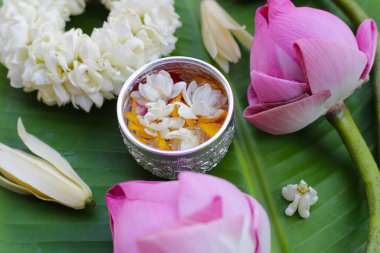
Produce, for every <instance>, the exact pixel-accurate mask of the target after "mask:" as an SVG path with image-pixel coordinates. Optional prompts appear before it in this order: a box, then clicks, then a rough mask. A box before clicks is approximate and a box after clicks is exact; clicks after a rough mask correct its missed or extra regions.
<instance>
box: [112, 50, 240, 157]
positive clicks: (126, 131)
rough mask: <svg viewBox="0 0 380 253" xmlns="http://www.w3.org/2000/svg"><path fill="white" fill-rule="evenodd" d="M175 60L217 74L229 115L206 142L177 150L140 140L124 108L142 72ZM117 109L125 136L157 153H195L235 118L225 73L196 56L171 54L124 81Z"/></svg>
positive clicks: (171, 154) (211, 141) (231, 94)
mask: <svg viewBox="0 0 380 253" xmlns="http://www.w3.org/2000/svg"><path fill="white" fill-rule="evenodd" d="M174 62H180V63H185V64H186V63H187V64H193V65H196V66H198V67H201V68H203V69H206V70H207V71H209V72H210V73H211V74H213V75H214V76H215V78H216V79H217V80H218V81H219V82H220V84H221V85H222V86H223V88H224V90H225V92H226V94H227V101H228V113H227V117H226V119H225V120H224V122H223V125H222V127H221V128H220V129H219V131H218V132H217V133H216V134H215V135H214V136H213V137H212V138H210V139H209V140H207V141H206V142H204V143H202V144H200V145H198V146H196V147H194V148H191V149H186V150H175V151H172V150H169V151H168V150H161V149H157V148H153V147H150V146H148V145H146V144H144V143H142V142H140V141H139V140H138V139H137V138H135V137H134V136H133V135H132V133H131V132H130V130H129V129H128V127H127V124H126V123H125V119H124V113H123V108H124V104H125V101H126V99H127V97H128V95H129V94H128V93H129V89H130V86H131V85H133V84H134V83H135V81H136V80H137V79H138V78H139V77H140V76H141V74H143V73H145V72H147V71H149V69H154V68H155V67H157V66H160V65H165V64H169V63H174ZM147 74H148V73H147ZM145 75H146V74H145ZM116 110H117V118H118V123H119V127H120V129H121V131H122V133H123V135H124V136H125V137H127V138H128V140H129V141H131V142H132V143H133V144H134V145H136V146H138V147H139V148H141V149H143V150H146V151H148V152H150V153H153V154H156V155H163V156H183V155H188V154H193V153H195V152H198V151H200V150H202V149H204V148H206V147H207V146H208V145H210V144H211V143H213V142H214V141H216V140H217V139H219V137H220V136H221V135H222V134H223V133H224V132H225V131H226V129H227V128H228V126H229V124H230V122H231V121H232V120H233V114H234V97H233V93H232V89H231V86H230V84H229V82H228V81H227V79H226V78H225V77H224V75H223V74H222V73H221V72H220V71H219V70H218V69H217V68H215V67H214V66H212V65H211V64H209V63H207V62H204V61H202V60H199V59H196V58H192V57H185V56H171V57H165V58H161V59H158V60H155V61H152V62H150V63H148V64H145V65H144V66H142V67H141V68H139V69H138V70H136V71H135V72H134V73H133V74H132V75H131V76H130V77H129V78H128V79H127V81H126V82H125V83H124V85H123V87H122V89H121V91H120V94H119V97H118V100H117V106H116Z"/></svg>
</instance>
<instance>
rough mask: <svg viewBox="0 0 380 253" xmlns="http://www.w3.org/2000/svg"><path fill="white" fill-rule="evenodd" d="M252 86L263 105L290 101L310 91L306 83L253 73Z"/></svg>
mask: <svg viewBox="0 0 380 253" xmlns="http://www.w3.org/2000/svg"><path fill="white" fill-rule="evenodd" d="M251 80H252V86H253V88H254V90H255V92H256V94H257V97H258V99H259V101H260V102H262V103H273V102H282V101H286V100H290V99H293V98H296V97H299V96H301V95H302V94H305V93H306V92H307V91H308V89H309V88H308V85H307V84H306V83H299V82H294V81H288V80H285V79H280V78H276V77H271V76H268V75H266V74H264V73H261V72H257V71H254V70H253V71H251Z"/></svg>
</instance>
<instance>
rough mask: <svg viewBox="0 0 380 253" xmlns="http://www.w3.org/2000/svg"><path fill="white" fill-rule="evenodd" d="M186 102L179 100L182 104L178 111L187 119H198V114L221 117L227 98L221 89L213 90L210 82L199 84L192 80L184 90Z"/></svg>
mask: <svg viewBox="0 0 380 253" xmlns="http://www.w3.org/2000/svg"><path fill="white" fill-rule="evenodd" d="M182 96H183V99H184V100H185V102H186V104H187V105H186V104H185V103H181V102H177V104H178V105H179V106H180V107H179V110H178V113H179V115H180V116H181V117H183V118H186V119H197V116H204V117H208V118H216V117H219V116H220V115H221V114H222V113H223V110H222V109H221V108H222V107H223V106H224V105H225V104H226V102H227V98H226V97H225V96H224V95H223V94H222V92H221V91H220V90H213V89H212V88H211V86H210V85H209V84H207V83H206V84H204V85H198V84H197V82H195V81H192V82H191V83H190V85H189V87H188V88H187V89H183V91H182Z"/></svg>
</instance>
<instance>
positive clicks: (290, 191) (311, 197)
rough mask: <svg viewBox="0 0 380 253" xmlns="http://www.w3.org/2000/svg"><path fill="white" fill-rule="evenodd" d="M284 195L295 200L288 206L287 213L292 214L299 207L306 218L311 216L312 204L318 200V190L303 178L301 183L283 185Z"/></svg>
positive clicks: (301, 214) (290, 199) (302, 215)
mask: <svg viewBox="0 0 380 253" xmlns="http://www.w3.org/2000/svg"><path fill="white" fill-rule="evenodd" d="M282 196H283V197H284V198H285V199H286V200H288V201H293V202H292V203H291V204H289V206H288V207H287V208H286V210H285V213H286V215H288V216H292V215H293V214H294V213H295V212H296V211H297V209H298V213H299V215H300V216H301V217H302V218H304V219H307V218H309V217H310V206H312V205H314V204H315V203H316V202H317V201H318V196H317V192H316V191H315V190H314V189H313V188H312V187H311V186H309V185H308V184H307V183H306V182H305V181H304V180H301V182H300V183H299V184H289V185H287V186H286V187H283V188H282Z"/></svg>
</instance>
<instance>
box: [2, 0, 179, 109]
mask: <svg viewBox="0 0 380 253" xmlns="http://www.w3.org/2000/svg"><path fill="white" fill-rule="evenodd" d="M102 2H103V3H104V4H105V5H106V7H107V8H109V9H110V15H109V17H108V19H107V22H105V23H104V25H103V27H102V28H98V29H94V31H93V32H92V34H91V36H89V35H86V34H84V33H83V32H82V30H81V29H71V30H69V31H66V32H65V23H66V22H67V21H68V20H69V17H70V16H71V15H78V14H81V13H82V12H83V11H84V9H85V5H86V3H85V0H18V1H11V0H4V1H3V6H2V7H1V9H0V61H1V63H2V64H4V65H5V66H6V67H7V68H8V78H9V79H10V81H11V85H12V87H15V88H23V89H24V91H25V92H32V91H37V97H38V99H39V100H41V101H43V102H44V103H45V104H47V105H58V106H63V105H65V104H67V103H70V102H71V103H72V104H73V106H74V107H75V108H81V109H83V110H85V111H86V112H89V111H90V109H91V107H92V106H93V105H94V104H95V105H96V106H97V107H99V108H100V107H101V106H102V105H103V102H104V100H105V99H112V98H114V97H115V96H117V95H118V94H119V92H120V89H121V86H122V85H123V83H124V82H125V80H126V79H127V78H128V77H129V76H130V75H131V74H132V73H133V72H134V71H135V70H136V69H137V68H139V67H140V66H142V65H144V64H145V63H147V62H150V61H152V60H155V59H158V58H160V57H162V56H165V55H168V54H170V53H171V52H172V51H173V50H174V48H175V43H176V41H177V38H176V37H175V36H174V32H175V31H176V29H177V28H178V27H179V26H180V25H181V23H180V21H179V15H178V14H177V13H176V12H175V10H174V7H173V4H174V1H173V0H144V1H140V0H120V1H112V0H107V1H102Z"/></svg>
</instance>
